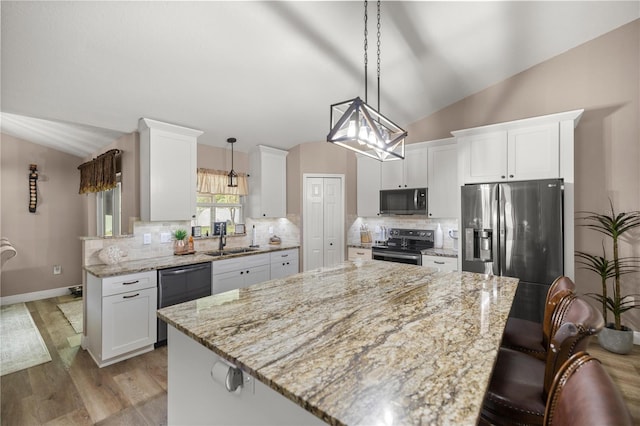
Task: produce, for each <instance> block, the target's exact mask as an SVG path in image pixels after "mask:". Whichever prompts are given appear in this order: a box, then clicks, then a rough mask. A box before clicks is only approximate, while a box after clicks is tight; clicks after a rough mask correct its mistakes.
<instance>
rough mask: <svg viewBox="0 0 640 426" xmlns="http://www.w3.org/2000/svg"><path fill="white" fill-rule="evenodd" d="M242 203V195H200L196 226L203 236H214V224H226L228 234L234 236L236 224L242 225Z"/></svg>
mask: <svg viewBox="0 0 640 426" xmlns="http://www.w3.org/2000/svg"><path fill="white" fill-rule="evenodd" d="M242 201H243V197H242V196H240V195H231V194H204V193H198V198H197V205H196V225H198V226H200V227H201V232H202V235H213V231H212V230H213V223H214V222H226V224H227V234H233V233H235V230H236V223H242V219H243V215H242Z"/></svg>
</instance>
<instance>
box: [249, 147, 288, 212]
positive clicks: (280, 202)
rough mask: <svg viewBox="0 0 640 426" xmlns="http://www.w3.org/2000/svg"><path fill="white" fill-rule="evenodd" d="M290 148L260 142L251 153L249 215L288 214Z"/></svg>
mask: <svg viewBox="0 0 640 426" xmlns="http://www.w3.org/2000/svg"><path fill="white" fill-rule="evenodd" d="M287 154H288V152H287V151H283V150H281V149H275V148H271V147H268V146H264V145H258V146H257V147H255V148H254V149H252V150H251V152H250V154H249V177H248V181H249V215H248V216H249V217H255V218H258V217H285V216H286V215H287V197H286V193H287Z"/></svg>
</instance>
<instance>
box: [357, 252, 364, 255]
mask: <svg viewBox="0 0 640 426" xmlns="http://www.w3.org/2000/svg"><path fill="white" fill-rule="evenodd" d="M356 254H359V255H360V256H363V255H364V252H362V251H357V252H356Z"/></svg>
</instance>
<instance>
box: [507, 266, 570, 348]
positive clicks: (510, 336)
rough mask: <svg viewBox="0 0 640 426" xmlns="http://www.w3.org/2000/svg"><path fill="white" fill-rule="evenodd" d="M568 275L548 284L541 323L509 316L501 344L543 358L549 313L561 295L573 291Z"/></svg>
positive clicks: (549, 327)
mask: <svg viewBox="0 0 640 426" xmlns="http://www.w3.org/2000/svg"><path fill="white" fill-rule="evenodd" d="M575 288H576V285H575V284H574V283H573V281H571V279H570V278H569V277H565V276H560V277H558V278H556V280H555V281H554V282H553V283H552V284H551V286H549V291H547V298H546V301H545V308H544V320H543V322H542V323H538V322H534V321H528V320H525V319H520V318H509V319H508V320H507V324H506V326H505V329H504V332H503V334H502V346H503V347H505V348H509V349H513V350H516V351H519V352H524V353H526V354H529V355H532V356H534V357H536V358H538V359H541V360H544V359H545V358H546V356H547V349H548V347H549V339H550V337H551V315H552V314H553V310H554V308H555V306H556V305H557V304H558V302H559V301H560V300H561V299H562V297H563V296H564V295H566V294H568V293H573V292H574V291H575Z"/></svg>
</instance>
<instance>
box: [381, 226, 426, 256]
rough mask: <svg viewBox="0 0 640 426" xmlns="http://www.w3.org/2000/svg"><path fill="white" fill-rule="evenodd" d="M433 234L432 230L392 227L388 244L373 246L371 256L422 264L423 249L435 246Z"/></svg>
mask: <svg viewBox="0 0 640 426" xmlns="http://www.w3.org/2000/svg"><path fill="white" fill-rule="evenodd" d="M433 234H434V232H433V231H432V230H423V229H391V230H390V231H389V239H388V240H387V244H386V245H377V246H373V247H372V248H371V258H372V259H374V260H384V261H387V262H398V263H407V264H410V265H422V250H424V249H428V248H433Z"/></svg>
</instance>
